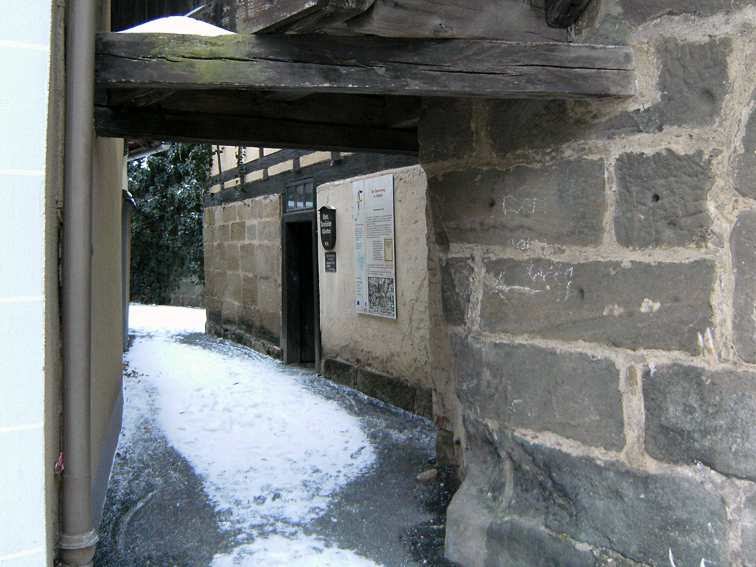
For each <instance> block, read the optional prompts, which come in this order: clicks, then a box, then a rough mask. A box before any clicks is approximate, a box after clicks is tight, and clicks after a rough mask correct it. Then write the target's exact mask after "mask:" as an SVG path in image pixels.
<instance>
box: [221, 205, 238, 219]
mask: <svg viewBox="0 0 756 567" xmlns="http://www.w3.org/2000/svg"><path fill="white" fill-rule="evenodd" d="M221 220H222V221H223V222H224V223H229V222H233V221H235V220H238V213H237V210H236V203H231V204H228V205H223V207H222V208H221Z"/></svg>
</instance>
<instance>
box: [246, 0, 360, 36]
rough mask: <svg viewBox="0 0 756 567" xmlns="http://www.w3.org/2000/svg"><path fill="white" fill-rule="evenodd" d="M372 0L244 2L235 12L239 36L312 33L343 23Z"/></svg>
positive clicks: (249, 0) (260, 0)
mask: <svg viewBox="0 0 756 567" xmlns="http://www.w3.org/2000/svg"><path fill="white" fill-rule="evenodd" d="M372 4H373V0H276V1H272V0H247V2H246V3H245V5H244V10H243V12H242V11H240V10H238V9H237V11H236V14H237V18H236V22H235V23H236V25H235V29H236V31H238V32H239V33H271V32H284V31H286V32H293V31H296V32H300V33H302V32H311V31H316V30H318V29H320V28H322V27H324V26H327V25H333V24H340V23H342V22H345V21H347V20H349V19H351V18H353V17H355V16H357V15H359V14H361V13H362V12H364V11H365V10H367V9H368V8H370V6H371V5H372Z"/></svg>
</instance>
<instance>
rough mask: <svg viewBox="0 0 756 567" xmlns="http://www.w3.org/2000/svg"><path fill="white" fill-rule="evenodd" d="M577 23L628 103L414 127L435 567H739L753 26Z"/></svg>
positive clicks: (754, 88)
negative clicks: (618, 77)
mask: <svg viewBox="0 0 756 567" xmlns="http://www.w3.org/2000/svg"><path fill="white" fill-rule="evenodd" d="M593 6H594V7H593V8H592V9H591V11H590V12H589V13H588V14H587V16H586V18H585V21H583V22H582V23H581V25H580V26H579V27H578V28H577V29H576V31H575V33H576V36H577V37H576V39H577V40H579V41H587V42H590V41H594V42H604V41H606V42H610V43H623V42H627V43H629V44H630V45H632V46H633V47H634V49H635V52H636V58H637V66H638V82H639V95H638V96H637V97H634V98H632V99H628V100H622V101H599V102H592V103H586V102H565V101H561V102H560V101H502V102H490V101H459V100H449V101H437V102H433V103H428V104H427V106H426V108H425V112H424V115H423V118H422V119H421V123H420V145H421V163H422V165H423V167H424V168H425V170H426V172H427V174H428V184H429V197H428V198H429V208H428V224H429V232H430V237H429V254H430V260H429V264H430V278H429V282H430V297H431V318H432V319H431V359H432V365H433V374H434V380H435V381H436V384H435V387H436V388H437V390H438V391H437V396H436V398H437V400H436V403H437V404H441V405H442V406H444V408H442V409H441V410H439V409H437V413H439V414H441V415H454V416H455V418H454V419H452V420H451V422H450V423H448V424H446V429H447V431H448V432H449V434H453V435H454V437H455V440H456V441H457V448H458V454H457V456H458V458H460V459H461V460H462V461H463V464H464V482H463V485H462V488H461V489H460V491H459V492H458V493H457V494H456V495H455V497H454V500H453V502H452V504H451V506H450V509H449V515H448V527H447V554H448V556H449V557H450V558H451V559H453V560H455V561H458V562H459V563H460V564H462V565H465V566H466V567H474V566H478V565H480V566H482V565H486V566H496V565H501V566H504V565H506V566H513V565H528V566H532V565H610V564H611V565H628V566H630V565H677V566H681V565H690V566H692V565H696V566H698V565H721V566H724V565H731V566H743V565H756V544H754V541H756V537H755V536H756V527H755V525H756V524H755V522H756V508H754V506H755V504H756V459H755V457H754V455H756V157H754V156H756V153H755V150H756V130H755V128H756V74H754V71H753V65H754V61H756V6H754V4H753V3H752V2H748V1H741V2H739V1H730V0H727V1H724V0H723V1H702V2H690V1H685V2H683V1H671V2H663V3H662V2H650V1H649V2H646V1H638V0H607V1H604V2H594V3H593Z"/></svg>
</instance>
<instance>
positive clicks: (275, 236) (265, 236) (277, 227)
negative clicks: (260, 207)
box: [257, 220, 281, 242]
mask: <svg viewBox="0 0 756 567" xmlns="http://www.w3.org/2000/svg"><path fill="white" fill-rule="evenodd" d="M257 240H260V241H265V242H280V240H281V222H280V221H276V220H269V221H261V222H258V223H257Z"/></svg>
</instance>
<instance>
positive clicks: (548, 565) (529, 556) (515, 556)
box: [485, 518, 599, 567]
mask: <svg viewBox="0 0 756 567" xmlns="http://www.w3.org/2000/svg"><path fill="white" fill-rule="evenodd" d="M598 564H599V563H598V561H597V558H596V557H595V556H594V555H593V553H592V552H591V551H590V550H589V549H585V548H583V549H577V548H576V546H575V545H574V544H573V543H572V542H570V541H569V540H568V539H567V538H564V537H559V536H558V535H556V534H553V533H550V532H548V531H547V530H545V529H544V528H543V527H542V526H539V525H537V524H533V523H526V522H522V521H518V520H516V519H511V518H510V519H507V520H500V521H495V522H492V523H491V525H490V526H489V528H488V531H487V538H486V563H485V567H597V566H598Z"/></svg>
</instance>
